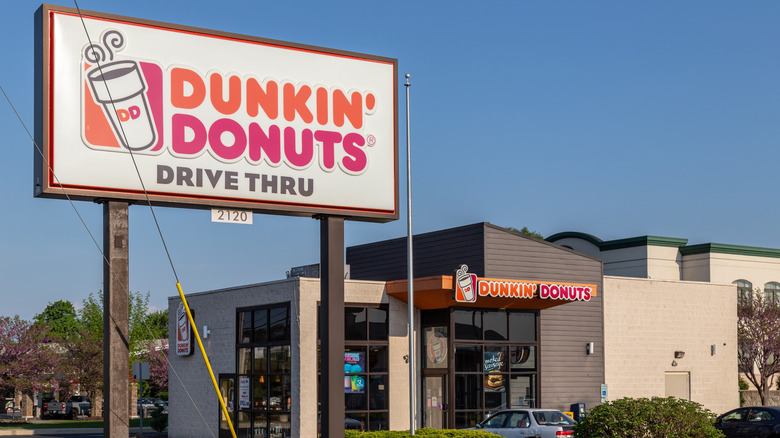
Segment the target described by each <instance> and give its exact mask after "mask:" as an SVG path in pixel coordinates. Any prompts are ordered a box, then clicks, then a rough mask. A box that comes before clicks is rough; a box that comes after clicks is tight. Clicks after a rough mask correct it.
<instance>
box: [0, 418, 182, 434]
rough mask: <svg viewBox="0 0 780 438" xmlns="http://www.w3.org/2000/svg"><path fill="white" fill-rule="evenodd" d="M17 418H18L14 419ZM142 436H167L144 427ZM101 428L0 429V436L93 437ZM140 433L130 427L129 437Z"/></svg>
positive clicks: (33, 420) (139, 430) (100, 432)
mask: <svg viewBox="0 0 780 438" xmlns="http://www.w3.org/2000/svg"><path fill="white" fill-rule="evenodd" d="M16 418H18V417H16ZM0 419H11V417H10V416H8V415H0ZM22 419H23V420H27V421H28V423H30V424H35V423H42V422H44V421H45V420H44V421H42V420H40V419H38V418H29V417H27V418H26V417H22ZM2 425H3V423H0V426H2ZM143 430H144V436H150V435H151V436H168V431H167V430H166V431H165V432H163V433H162V434H158V433H157V432H155V431H154V430H153V429H152V428H151V427H150V426H148V425H145V426H144V428H143ZM102 433H103V428H102V427H77V428H71V427H65V428H42V429H0V436H32V435H39V436H43V435H94V434H102ZM139 433H141V428H140V427H131V428H130V436H131V437H134V436H135V435H137V434H139Z"/></svg>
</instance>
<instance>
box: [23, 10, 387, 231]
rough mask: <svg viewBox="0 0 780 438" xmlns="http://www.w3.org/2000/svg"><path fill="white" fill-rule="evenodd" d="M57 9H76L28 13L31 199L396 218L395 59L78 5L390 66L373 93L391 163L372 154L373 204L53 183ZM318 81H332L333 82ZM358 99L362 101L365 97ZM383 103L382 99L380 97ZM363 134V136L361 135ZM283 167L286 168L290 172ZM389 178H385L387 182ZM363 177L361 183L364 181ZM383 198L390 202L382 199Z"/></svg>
mask: <svg viewBox="0 0 780 438" xmlns="http://www.w3.org/2000/svg"><path fill="white" fill-rule="evenodd" d="M57 14H60V15H71V16H76V17H78V14H79V11H77V10H76V9H73V8H68V7H61V6H54V5H48V4H44V5H42V6H41V7H40V8H39V9H38V10H37V11H36V14H35V15H36V17H35V142H36V144H37V146H38V147H39V148H40V153H39V152H38V151H36V152H35V165H34V169H35V175H34V195H35V196H36V197H41V198H56V199H66V198H69V199H75V200H86V201H93V202H99V201H102V200H116V199H120V200H126V201H129V202H133V203H144V204H145V203H146V201H147V195H148V200H149V202H150V203H151V204H152V205H154V206H164V207H179V208H193V209H212V208H226V209H236V210H249V211H252V212H255V213H261V214H277V215H288V216H303V217H317V216H323V215H327V216H339V217H344V218H345V219H349V220H360V221H368V222H389V221H393V220H397V219H398V217H399V179H398V173H399V168H398V60H397V59H395V58H388V57H382V56H375V55H367V54H362V53H357V52H350V51H344V50H338V49H331V48H323V47H318V46H312V45H307V44H298V43H292V42H286V41H280V40H274V39H268V38H261V37H255V36H248V35H241V34H236V33H230V32H224V31H217V30H209V29H202V28H197V27H190V26H183V25H178V24H171V23H164V22H158V21H152V20H146V19H140V18H132V17H125V16H119V15H113V14H106V13H99V12H93V11H84V10H82V11H81V15H82V16H83V17H84V18H86V19H94V20H100V21H106V22H113V23H122V24H126V25H129V26H138V27H139V28H150V29H156V30H163V31H170V32H174V33H177V34H182V35H195V36H203V37H208V38H214V39H216V40H220V41H222V40H224V41H227V42H238V43H247V44H248V45H253V46H263V47H265V46H268V47H272V48H279V49H282V51H284V50H289V51H291V53H292V52H295V53H304V52H305V53H306V54H314V55H325V56H326V57H328V58H326V59H330V58H333V59H335V60H351V61H358V62H362V61H365V62H366V63H373V64H372V65H381V68H382V69H388V70H387V71H388V73H389V69H390V68H392V75H391V76H392V80H393V84H392V86H390V85H389V84H386V83H385V82H383V84H384V85H383V87H386V88H387V90H388V92H387V93H385V94H382V95H381V97H388V96H386V94H390V92H389V90H390V89H392V110H391V111H392V127H390V126H389V119H390V118H391V117H390V115H388V114H387V111H389V110H386V112H385V113H383V114H384V115H383V117H384V118H382V119H381V121H377V122H376V123H378V124H379V125H377V126H381V127H382V129H383V130H385V131H387V132H389V131H390V130H392V134H391V135H392V141H390V140H389V139H388V140H387V141H386V143H385V145H386V147H388V148H392V163H389V162H386V161H388V160H380V159H376V160H375V161H376V162H374V163H372V164H373V165H375V166H381V167H378V169H382V170H381V172H382V173H381V175H382V176H381V177H375V176H373V177H372V178H374V179H373V180H371V181H377V182H380V183H381V185H382V187H381V191H383V193H385V199H386V200H385V201H384V202H383V204H382V206H381V207H376V208H375V207H366V206H363V205H358V204H357V203H356V204H353V205H350V204H349V203H348V202H347V198H348V196H349V195H347V194H345V195H343V196H342V195H340V194H338V195H332V194H330V193H331V191H333V190H329V191H327V193H328V195H327V197H326V198H324V199H325V201H326V202H322V203H318V202H311V203H307V202H305V200H303V201H295V200H292V201H291V200H279V199H276V198H273V199H268V198H267V197H263V196H264V195H263V196H260V195H258V196H259V197H247V196H243V192H242V193H241V195H242V196H235V197H230V196H224V195H210V194H202V193H183V192H179V191H175V190H176V188H171V190H170V191H165V190H159V189H156V190H146V193H144V190H141V189H138V188H126V187H125V188H123V187H119V188H117V187H101V186H99V184H74V183H71V182H68V181H65V182H63V183H62V184H60V182H59V181H58V180H57V178H56V177H55V174H56V173H57V167H56V166H57V163H56V162H54V152H55V147H56V146H55V145H54V141H53V140H54V136H55V135H56V133H55V125H54V119H55V117H57V116H58V114H56V113H55V110H54V104H53V99H54V96H55V95H56V93H55V89H54V88H55V87H54V84H55V78H54V76H55V75H54V71H53V70H54V64H55V61H54V56H55V55H56V54H57V52H56V51H55V48H54V45H55V41H54V34H53V31H54V29H53V27H54V25H53V23H54V18H53V17H55V16H56V15H57ZM81 37H83V38H84V42H85V43H86V36H83V35H81ZM90 37H91V39H93V40H95V39H96V38H98V36H97V35H90ZM226 44H227V43H226ZM247 73H251V72H240V74H247ZM226 74H227V73H226ZM231 79H232V78H231ZM261 79H262V78H261ZM325 85H329V86H333V84H325ZM347 85H348V84H347ZM385 100H389V99H385ZM366 102H367V99H366ZM312 105H314V104H312ZM366 105H368V104H367V103H366ZM385 105H389V103H385ZM364 117H365V118H367V117H369V116H365V115H364ZM314 123H316V122H314ZM345 126H346V125H345ZM368 137H369V136H367V137H366V138H368ZM301 141H303V140H301ZM161 143H162V141H161ZM164 147H165V148H169V147H170V146H169V145H167V144H166V145H165V146H164ZM164 153H165V154H166V155H167V154H168V152H167V151H165V152H164ZM383 154H385V156H388V157H389V154H390V152H388V151H385V152H383ZM127 155H129V154H127ZM369 158H370V157H369ZM128 159H129V157H128ZM282 166H284V165H282ZM312 166H316V164H312ZM158 171H159V170H158ZM289 172H292V171H291V170H290V171H289ZM334 172H339V170H335V171H334ZM317 175H320V174H317ZM321 175H324V176H319V177H318V178H320V180H321V179H324V178H327V177H328V175H327V172H324V171H323V172H321ZM390 179H392V182H391V181H390ZM315 181H316V180H315ZM363 181H364V180H361V179H355V182H357V184H355V185H356V186H361V187H360V189H356V190H366V187H365V185H364V184H361V182H363ZM365 182H366V183H368V182H369V181H365ZM340 184H341V183H340ZM391 189H392V191H393V192H394V193H392V194H391V193H390V190H391ZM391 197H392V201H391V200H390V199H391ZM390 204H392V207H390Z"/></svg>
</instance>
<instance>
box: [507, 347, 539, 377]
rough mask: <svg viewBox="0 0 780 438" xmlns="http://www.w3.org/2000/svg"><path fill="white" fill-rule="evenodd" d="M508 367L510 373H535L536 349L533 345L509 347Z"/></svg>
mask: <svg viewBox="0 0 780 438" xmlns="http://www.w3.org/2000/svg"><path fill="white" fill-rule="evenodd" d="M509 367H510V369H511V371H535V370H536V347H535V346H533V345H510V346H509Z"/></svg>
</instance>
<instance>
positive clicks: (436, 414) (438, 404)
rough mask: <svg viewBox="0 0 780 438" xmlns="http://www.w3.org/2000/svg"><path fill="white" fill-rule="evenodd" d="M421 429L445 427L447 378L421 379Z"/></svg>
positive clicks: (428, 377) (431, 377)
mask: <svg viewBox="0 0 780 438" xmlns="http://www.w3.org/2000/svg"><path fill="white" fill-rule="evenodd" d="M423 427H430V428H433V429H444V428H445V427H447V376H446V375H440V376H426V377H423Z"/></svg>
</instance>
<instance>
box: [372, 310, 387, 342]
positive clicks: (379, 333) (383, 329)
mask: <svg viewBox="0 0 780 438" xmlns="http://www.w3.org/2000/svg"><path fill="white" fill-rule="evenodd" d="M368 325H369V327H368V339H369V340H371V341H386V340H387V309H385V308H373V307H372V308H369V309H368Z"/></svg>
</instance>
